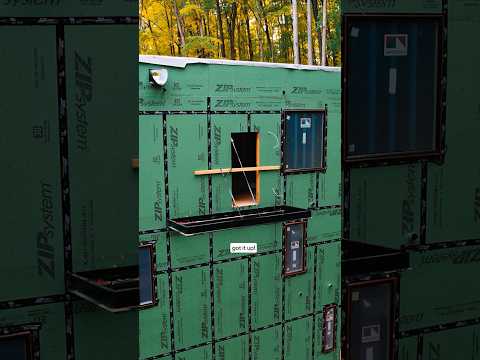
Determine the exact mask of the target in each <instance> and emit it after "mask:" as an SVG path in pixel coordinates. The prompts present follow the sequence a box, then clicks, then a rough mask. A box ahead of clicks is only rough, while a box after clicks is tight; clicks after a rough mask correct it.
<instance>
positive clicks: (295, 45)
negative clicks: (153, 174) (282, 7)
mask: <svg viewBox="0 0 480 360" xmlns="http://www.w3.org/2000/svg"><path fill="white" fill-rule="evenodd" d="M292 25H293V62H294V64H299V63H300V56H299V54H298V18H297V0H292Z"/></svg>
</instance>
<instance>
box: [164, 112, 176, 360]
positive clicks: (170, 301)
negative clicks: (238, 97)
mask: <svg viewBox="0 0 480 360" xmlns="http://www.w3.org/2000/svg"><path fill="white" fill-rule="evenodd" d="M162 133H163V134H162V135H163V171H164V182H165V213H166V218H167V220H168V219H170V200H169V195H168V146H167V115H166V114H163V115H162ZM165 240H166V242H167V269H168V270H167V274H168V307H169V313H170V351H171V352H172V360H175V320H174V317H173V315H174V310H173V274H172V253H171V239H170V232H169V231H167V233H166V238H165Z"/></svg>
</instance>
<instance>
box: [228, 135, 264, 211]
mask: <svg viewBox="0 0 480 360" xmlns="http://www.w3.org/2000/svg"><path fill="white" fill-rule="evenodd" d="M231 144H232V145H231V157H232V168H248V167H257V166H258V165H259V162H260V161H259V160H260V154H259V152H260V151H259V150H260V146H259V136H258V132H244V133H232V134H231ZM259 200H260V172H259V171H258V170H257V171H241V172H234V173H232V203H233V204H232V205H233V207H236V208H238V207H242V206H251V205H257V204H258V203H259Z"/></svg>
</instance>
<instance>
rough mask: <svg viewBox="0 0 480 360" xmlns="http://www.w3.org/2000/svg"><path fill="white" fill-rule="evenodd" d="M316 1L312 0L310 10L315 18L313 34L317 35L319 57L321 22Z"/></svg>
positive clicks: (320, 49)
mask: <svg viewBox="0 0 480 360" xmlns="http://www.w3.org/2000/svg"><path fill="white" fill-rule="evenodd" d="M318 1H319V0H312V10H313V17H314V18H315V32H316V34H317V41H318V55H319V57H321V55H322V22H321V19H320V17H319V14H318Z"/></svg>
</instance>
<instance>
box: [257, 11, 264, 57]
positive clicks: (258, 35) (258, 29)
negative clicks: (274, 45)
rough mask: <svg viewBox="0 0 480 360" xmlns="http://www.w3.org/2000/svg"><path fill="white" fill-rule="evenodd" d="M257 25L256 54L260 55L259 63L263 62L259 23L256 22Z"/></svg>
mask: <svg viewBox="0 0 480 360" xmlns="http://www.w3.org/2000/svg"><path fill="white" fill-rule="evenodd" d="M256 25H257V38H258V53H259V55H260V61H263V35H262V30H261V28H260V22H258V20H257V21H256Z"/></svg>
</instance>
